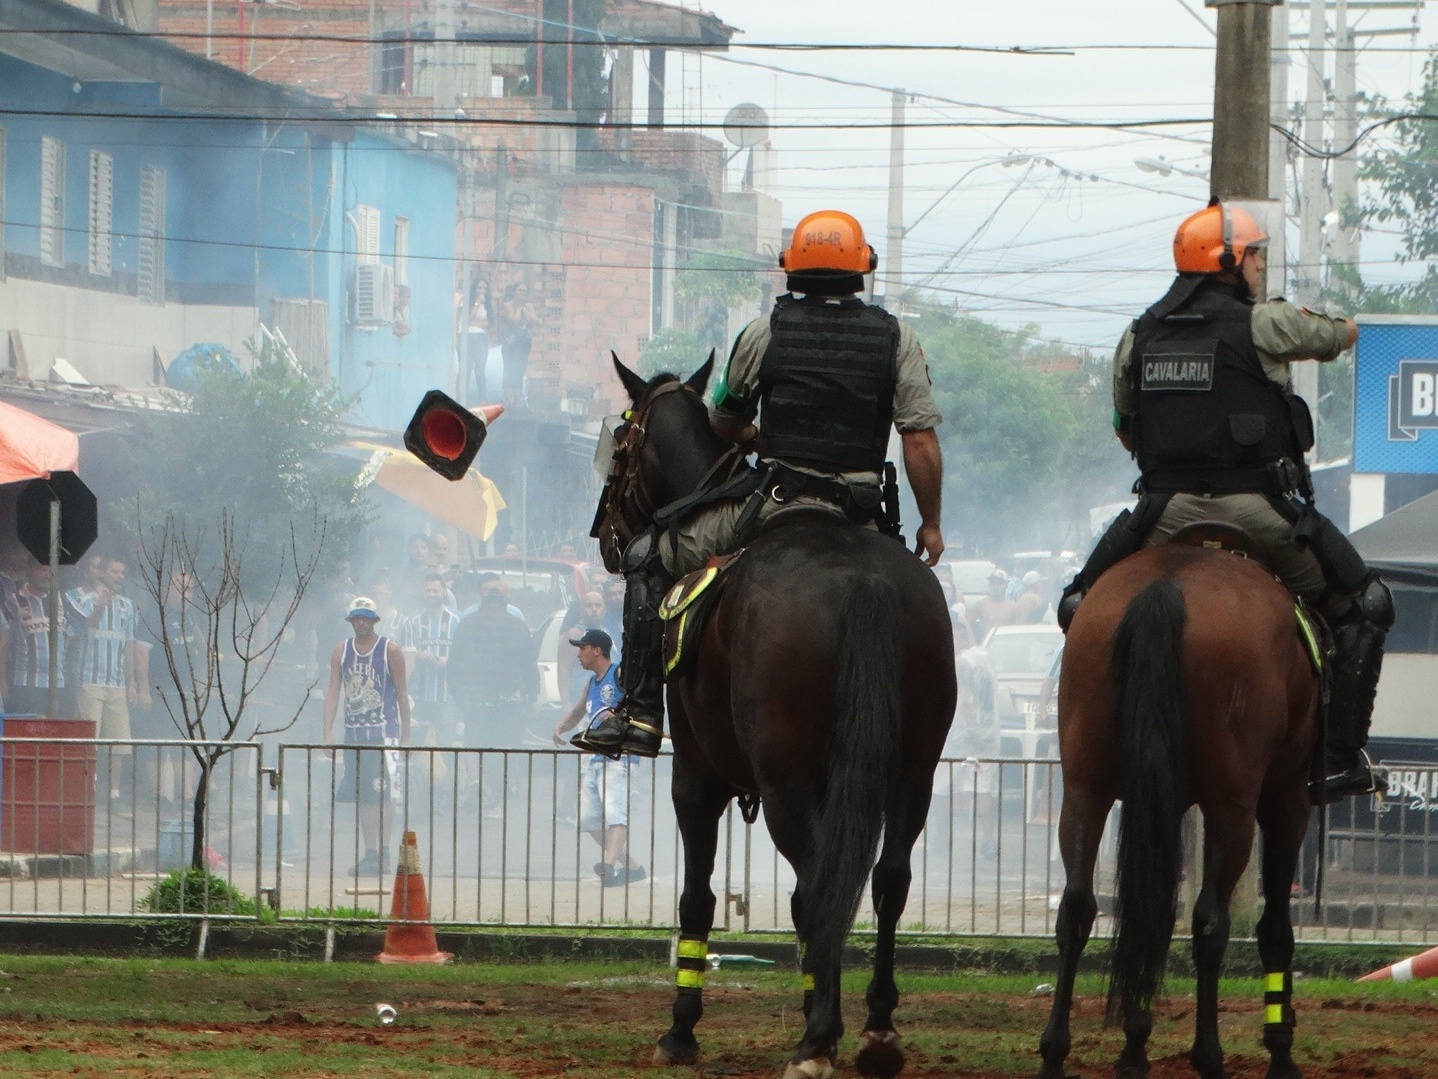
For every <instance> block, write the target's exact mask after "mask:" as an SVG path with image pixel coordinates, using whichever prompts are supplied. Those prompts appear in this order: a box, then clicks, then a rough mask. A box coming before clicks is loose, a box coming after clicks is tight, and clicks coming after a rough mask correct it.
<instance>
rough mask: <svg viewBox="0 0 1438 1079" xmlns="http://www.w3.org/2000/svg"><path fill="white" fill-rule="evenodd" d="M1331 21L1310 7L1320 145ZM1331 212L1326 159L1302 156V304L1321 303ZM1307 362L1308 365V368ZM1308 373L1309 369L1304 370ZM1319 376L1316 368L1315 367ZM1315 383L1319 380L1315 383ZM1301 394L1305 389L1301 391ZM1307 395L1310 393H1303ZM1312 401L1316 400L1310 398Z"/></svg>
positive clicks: (1306, 112) (1314, 122)
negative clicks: (1325, 180)
mask: <svg viewBox="0 0 1438 1079" xmlns="http://www.w3.org/2000/svg"><path fill="white" fill-rule="evenodd" d="M1327 30H1328V22H1327V16H1326V13H1325V11H1324V5H1323V4H1322V3H1316V4H1310V5H1309V8H1308V50H1307V56H1306V59H1305V61H1304V63H1305V65H1306V67H1307V71H1308V88H1307V90H1306V91H1305V93H1304V101H1303V141H1304V142H1306V143H1307V144H1308V145H1309V146H1312V147H1316V148H1321V147H1322V146H1323V143H1324V137H1323V135H1324V130H1323V129H1324V124H1323V109H1324V106H1325V105H1326V104H1327V97H1328V94H1327V86H1326V83H1325V81H1324V77H1323V76H1324V67H1325V63H1324V50H1325V47H1326V46H1325V42H1324V38H1325V37H1326V36H1327ZM1327 212H1328V199H1327V197H1326V194H1325V192H1324V190H1323V158H1321V157H1318V156H1317V155H1315V154H1308V155H1307V156H1305V157H1304V159H1303V165H1302V172H1301V174H1300V187H1299V198H1298V274H1297V280H1296V282H1295V284H1296V287H1295V289H1294V292H1295V298H1296V299H1297V300H1298V302H1299V303H1301V304H1305V305H1307V306H1309V307H1317V306H1318V296H1319V293H1320V292H1321V291H1322V287H1323V278H1322V265H1321V264H1322V259H1323V217H1324V215H1325V214H1326V213H1327ZM1307 366H1308V365H1305V367H1307ZM1305 373H1308V371H1306V370H1305ZM1312 373H1313V375H1314V378H1315V379H1316V378H1317V372H1316V369H1315V370H1313V372H1312ZM1315 385H1316V383H1315ZM1299 392H1300V393H1302V391H1301V390H1300V391H1299ZM1303 396H1304V397H1307V396H1308V395H1307V394H1304V395H1303ZM1309 404H1310V405H1312V404H1313V401H1312V400H1311V399H1310V400H1309Z"/></svg>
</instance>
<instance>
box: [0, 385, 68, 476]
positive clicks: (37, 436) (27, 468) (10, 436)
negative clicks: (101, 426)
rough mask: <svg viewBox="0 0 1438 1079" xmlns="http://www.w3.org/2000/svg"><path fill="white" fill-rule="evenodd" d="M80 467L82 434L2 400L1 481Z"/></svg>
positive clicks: (0, 417) (0, 414)
mask: <svg viewBox="0 0 1438 1079" xmlns="http://www.w3.org/2000/svg"><path fill="white" fill-rule="evenodd" d="M79 469H80V436H79V435H77V434H75V433H74V432H73V431H67V430H65V428H63V427H60V426H58V425H57V424H53V423H51V422H50V421H49V420H42V419H41V418H40V417H39V416H36V415H35V414H34V413H32V412H26V411H25V410H24V409H23V408H16V407H15V406H14V405H9V404H6V403H5V402H4V401H0V483H18V482H20V481H21V480H33V479H42V478H45V477H48V476H49V475H50V473H51V472H62V471H68V472H78V471H79Z"/></svg>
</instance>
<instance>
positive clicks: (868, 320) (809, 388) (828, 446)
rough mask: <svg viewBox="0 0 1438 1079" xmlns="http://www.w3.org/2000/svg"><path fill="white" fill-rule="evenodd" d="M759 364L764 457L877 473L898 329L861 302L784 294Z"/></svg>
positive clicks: (889, 419)
mask: <svg viewBox="0 0 1438 1079" xmlns="http://www.w3.org/2000/svg"><path fill="white" fill-rule="evenodd" d="M769 331H770V334H771V339H770V342H769V348H768V349H767V350H766V351H765V353H764V358H763V359H762V360H761V361H760V363H759V395H760V396H759V401H760V407H761V408H762V418H761V422H760V426H759V455H760V456H761V457H768V458H773V459H775V460H779V461H785V462H788V463H791V464H801V465H807V466H809V467H811V468H817V469H821V470H823V471H826V472H878V471H881V470H882V469H883V467H884V458H885V456H886V454H887V452H888V446H889V428H890V425H891V424H892V423H893V420H894V385H895V382H896V380H897V370H898V358H899V323H898V320H897V319H895V318H894V316H893V315H891V314H889V313H888V312H887V311H885V310H883V309H882V308H879V307H873V306H871V305H869V304H866V303H864V302H862V301H861V300H857V299H853V298H848V299H844V300H840V301H838V302H837V303H836V302H834V301H833V300H825V299H823V298H820V297H813V298H808V299H803V300H796V299H794V298H793V297H792V296H781V297H779V299H778V301H777V302H776V303H775V305H774V311H773V313H772V314H771V315H770V316H769Z"/></svg>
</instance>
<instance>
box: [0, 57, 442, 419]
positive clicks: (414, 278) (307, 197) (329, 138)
mask: <svg viewBox="0 0 1438 1079" xmlns="http://www.w3.org/2000/svg"><path fill="white" fill-rule="evenodd" d="M159 98H160V93H159V88H158V87H157V86H156V85H154V84H153V83H143V82H140V83H86V84H83V85H82V86H81V89H80V92H78V93H77V92H75V90H74V84H73V82H72V80H71V79H70V78H69V77H68V76H64V75H60V74H58V73H56V72H52V71H48V70H46V69H44V68H40V67H37V66H34V65H31V64H27V63H25V62H23V61H19V60H15V59H13V58H11V57H8V56H6V55H3V54H0V105H3V106H4V107H6V108H12V109H33V110H36V111H48V112H54V111H69V110H75V111H76V112H77V113H78V112H84V111H92V110H95V109H97V108H98V109H104V108H112V109H122V110H123V109H135V110H140V109H144V108H148V107H154V106H155V105H156V104H157V102H158V101H159ZM169 104H170V106H171V107H172V108H176V109H177V110H179V109H182V106H177V105H175V104H174V103H173V102H171V103H169ZM241 104H242V103H238V102H237V105H241ZM0 126H3V127H4V128H5V132H6V147H7V154H6V170H5V171H6V175H5V196H6V199H5V217H6V220H7V221H8V222H10V223H9V224H7V226H6V228H5V230H4V237H5V249H6V251H8V252H9V253H10V254H12V255H18V256H22V257H27V261H28V262H29V263H30V264H31V265H32V266H34V265H36V264H37V263H38V258H39V253H40V241H39V227H38V226H39V219H40V139H41V136H43V135H48V136H51V137H53V138H58V139H59V140H61V141H62V142H64V143H65V145H66V162H65V178H66V180H65V188H66V190H65V227H66V230H67V231H66V238H65V262H66V270H65V271H64V272H63V273H60V272H57V271H52V270H48V269H45V268H39V269H37V270H36V271H35V272H36V273H38V274H39V275H40V276H42V277H49V278H50V279H53V280H59V281H61V282H62V283H64V284H67V285H73V286H75V287H81V288H96V289H112V290H118V291H126V290H127V288H128V289H131V290H132V289H133V275H134V274H135V272H136V269H137V267H136V262H137V257H138V243H137V240H136V233H137V232H138V227H139V221H138V217H139V185H140V173H141V169H142V168H143V167H145V166H147V165H149V166H155V167H158V168H162V169H164V170H165V173H166V224H165V235H166V246H165V276H166V282H167V285H166V292H167V298H168V301H169V302H179V303H216V304H228V305H239V306H256V307H258V309H259V311H260V315H261V317H262V318H265V319H268V318H269V317H270V302H271V300H273V299H276V298H290V299H315V300H324V301H325V302H327V303H328V305H329V330H330V357H331V360H330V368H331V372H332V374H333V375H334V376H335V377H336V378H337V379H338V380H339V383H340V385H341V387H342V388H343V389H344V390H345V391H346V392H350V393H358V394H359V395H360V402H359V405H358V407H357V409H356V412H355V415H354V419H355V420H356V422H358V423H362V424H365V425H368V426H375V427H386V428H399V427H402V426H403V425H404V424H405V423H406V422H407V421H408V418H409V415H410V413H411V412H412V411H413V408H414V406H415V404H416V403H418V401H419V398H420V396H421V395H422V394H423V392H424V391H425V390H426V389H428V388H430V387H432V386H441V387H448V385H449V372H450V366H451V356H452V350H453V338H454V329H453V322H454V314H453V304H454V280H455V278H454V256H455V230H456V204H457V197H458V191H457V186H456V178H455V168H454V165H453V163H452V162H450V161H449V160H448V159H446V158H444V157H441V156H440V155H438V154H434V153H426V152H422V151H418V150H415V149H413V148H412V147H409V146H408V145H406V144H404V143H401V142H398V141H396V140H393V139H390V138H387V137H385V136H383V135H378V134H374V133H370V132H366V131H363V130H355V131H353V133H351V132H350V131H349V130H348V129H347V128H342V127H340V126H339V125H329V126H327V127H325V128H323V129H320V128H318V127H314V126H311V127H305V126H301V125H298V124H263V123H259V122H255V121H246V120H226V119H221V118H216V119H213V120H211V119H202V120H194V119H167V118H164V117H163V116H161V117H156V118H138V119H127V118H114V119H108V118H105V119H97V118H92V117H87V116H82V115H75V116H36V117H33V118H30V117H23V116H11V115H7V116H0ZM337 133H338V134H337ZM92 149H95V150H102V151H104V152H106V153H108V154H110V155H111V156H112V157H113V159H114V175H113V190H114V203H113V213H112V230H113V234H114V235H113V240H112V247H111V250H112V254H111V261H112V274H111V277H110V279H108V280H106V279H103V278H96V277H91V276H90V275H89V274H88V273H87V272H86V267H87V263H88V229H89V176H90V151H91V150H92ZM361 204H364V205H369V206H374V207H376V208H378V210H379V211H380V258H381V261H383V262H388V263H391V264H392V263H393V260H394V222H395V218H396V217H404V218H408V220H409V222H410V233H409V235H410V240H409V287H410V289H411V298H410V301H409V319H408V322H409V326H410V333H409V334H408V335H407V336H404V337H402V338H401V337H396V336H395V335H394V333H393V332H392V329H391V328H390V327H387V326H386V327H379V328H377V329H374V330H361V329H358V328H356V327H354V326H353V325H351V324H350V303H351V299H350V292H351V289H352V287H353V281H354V267H355V264H356V257H355V252H356V250H357V247H358V244H357V237H356V235H355V231H354V228H353V227H352V225H351V223H350V222H351V220H352V219H353V218H354V216H355V210H356V207H357V206H359V205H361ZM167 359H168V357H167Z"/></svg>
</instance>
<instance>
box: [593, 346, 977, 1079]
mask: <svg viewBox="0 0 1438 1079" xmlns="http://www.w3.org/2000/svg"><path fill="white" fill-rule="evenodd" d="M711 365H712V357H711V363H708V364H705V365H704V366H703V367H702V368H701V369H700V370H699V371H698V372H697V373H696V374H695V375H694V376H693V377H691V378H690V379H689V380H688V381H687V382H684V383H679V381H678V379H676V378H674V377H673V376H672V375H661V376H659V377H658V378H656V379H654V380H653V381H650V382H646V381H645V380H644V379H642V378H640V377H639V376H638V375H636V374H634V373H633V372H631V371H630V370H629V369H628V368H626V367H625V366H624V365H623V364H621V363H620V362H619V361H618V359H616V360H615V367H616V369H617V370H618V372H619V377H620V379H621V380H622V381H623V383H624V388H625V390H626V391H627V392H628V393H629V396H630V397H631V399H632V400H633V402H634V408H633V409H632V410H631V412H630V413H629V417H630V418H629V422H628V424H627V426H626V427H625V428H624V429H623V430H622V431H621V432H620V437H619V439H618V448H617V451H616V452H617V456H616V458H615V466H616V467H615V470H614V473H613V475H614V476H615V477H616V479H615V482H614V483H612V484H611V485H610V487H609V490H608V492H607V494H606V499H605V503H604V505H602V506H601V522H602V523H601V528H600V530H599V531H600V533H601V535H603V536H606V537H608V538H607V539H606V540H605V543H606V544H607V546H608V547H609V548H610V549H609V550H606V561H610V560H612V559H613V558H614V556H615V552H614V550H613V548H614V547H615V546H616V543H617V542H618V541H621V540H622V538H623V533H625V532H631V531H633V530H634V529H636V528H640V527H642V526H643V525H644V524H645V523H646V522H645V518H647V517H648V516H649V515H650V514H652V513H653V511H654V510H655V509H657V508H658V507H662V506H664V505H665V504H667V503H670V502H672V501H674V500H676V499H679V498H681V497H683V496H685V495H687V494H689V493H690V492H691V491H692V490H693V489H694V488H695V486H696V485H697V484H699V483H701V481H702V480H704V478H705V477H707V476H709V475H710V474H711V473H712V472H713V471H714V466H715V464H716V462H718V461H720V460H721V458H722V457H723V456H724V454H725V453H726V452H728V451H729V449H730V448H729V447H728V446H726V445H725V444H724V443H723V442H721V441H720V440H719V439H718V438H717V437H716V436H715V435H714V434H713V433H712V431H711V430H710V427H709V422H708V415H707V412H706V410H705V406H704V402H703V400H702V394H703V392H704V388H705V385H706V383H707V382H708V378H709V373H710V369H711ZM616 537H617V539H616ZM954 697H955V686H954V662H953V643H952V637H951V634H950V629H949V619H948V611H947V609H946V607H945V603H944V597H943V592H942V590H941V589H940V587H939V583H938V581H937V579H936V578H935V577H934V575H933V574H932V573H931V572H930V571H929V570H928V569H927V568H926V567H925V566H924V564H923V563H922V562H921V561H920V560H919V559H918V558H916V557H915V556H914V555H913V554H911V553H910V552H909V551H907V550H906V549H905V548H904V547H903V546H902V545H901V544H899V543H896V542H895V541H894V540H892V539H889V538H887V537H885V536H882V535H880V534H879V533H878V532H875V531H873V530H869V529H863V528H858V527H855V526H853V525H851V524H848V523H847V522H844V521H843V520H842V519H839V518H836V517H835V515H833V514H830V513H827V512H824V511H822V510H808V511H805V510H792V511H788V512H785V513H783V514H779V515H778V519H777V520H775V521H774V522H772V523H771V526H770V527H768V528H766V529H765V530H764V531H763V532H762V533H761V534H760V535H759V536H758V537H757V538H755V539H754V540H753V542H752V543H750V545H749V546H748V548H747V549H746V550H745V552H744V554H743V556H742V557H741V558H740V559H739V560H738V562H736V563H735V564H734V566H733V567H732V568H731V569H730V570H728V571H727V573H726V575H725V577H724V579H723V581H722V592H721V594H720V595H719V597H718V599H717V601H716V603H715V605H714V609H713V611H712V612H711V614H710V617H709V620H708V622H707V624H706V625H705V626H704V628H703V631H702V637H701V641H700V649H699V653H698V655H697V657H696V660H695V665H694V667H693V669H692V670H691V671H690V672H689V673H688V674H686V675H684V676H682V677H680V678H678V679H677V680H675V681H672V682H671V683H670V685H669V690H668V705H669V715H670V728H671V732H672V738H673V742H674V782H673V799H674V811H675V814H676V816H677V819H678V824H679V830H680V834H681V835H682V837H683V840H684V890H683V893H682V895H681V897H680V900H679V930H680V943H679V967H680V969H679V973H678V977H677V982H678V993H677V995H676V999H675V1001H674V1011H673V1015H674V1022H673V1025H672V1026H671V1027H670V1028H669V1030H668V1032H667V1033H665V1034H664V1036H663V1037H661V1038H660V1039H659V1048H658V1050H657V1052H656V1054H655V1059H656V1061H657V1062H658V1063H661V1064H687V1063H691V1062H693V1061H694V1060H695V1059H696V1058H697V1056H698V1053H699V1043H698V1041H697V1040H696V1039H695V1037H694V1027H695V1024H696V1023H698V1021H699V1018H700V1016H701V1015H702V1013H703V971H704V955H705V952H706V943H705V942H706V941H707V939H708V936H709V930H710V927H711V924H712V922H713V918H714V893H713V892H712V891H711V890H710V887H709V879H710V876H711V875H712V873H713V871H714V856H715V849H716V847H717V844H718V835H719V821H720V818H721V816H722V815H723V813H724V810H725V808H726V807H727V806H728V804H729V802H730V800H731V799H733V798H736V797H740V796H747V797H749V798H757V799H759V800H760V801H761V803H762V805H763V810H764V822H765V824H766V825H767V826H768V828H769V833H770V835H772V836H773V838H774V844H775V846H776V847H777V848H778V850H779V851H780V853H782V854H783V855H784V857H785V858H786V859H787V860H788V861H789V864H790V865H792V866H793V868H794V872H795V875H796V876H797V878H798V885H797V887H796V888H795V890H794V893H793V896H792V898H791V901H790V909H791V912H792V914H793V919H794V925H795V928H796V930H797V933H798V936H799V943H800V953H801V955H802V964H801V965H802V971H803V976H804V986H805V991H804V1015H805V1019H806V1023H805V1028H804V1034H803V1037H802V1038H801V1039H800V1041H799V1045H798V1048H797V1049H796V1050H795V1052H794V1055H793V1058H792V1060H791V1062H790V1064H789V1066H788V1069H787V1070H786V1071H785V1075H786V1076H787V1077H790V1079H813V1077H821V1076H827V1075H828V1074H829V1073H830V1072H831V1071H832V1067H833V1062H834V1059H835V1056H836V1054H837V1051H838V1045H839V1039H840V1037H841V1035H842V1034H843V1030H844V1027H843V1022H842V1020H841V1018H840V1015H839V960H840V953H841V951H842V948H843V944H844V941H845V938H846V937H847V936H848V933H849V929H850V927H851V925H852V923H853V920H854V914H855V911H856V910H857V908H858V905H859V900H860V897H861V896H862V894H863V888H864V883H865V881H866V880H867V879H868V877H869V873H870V869H871V868H872V870H873V897H874V908H875V911H876V912H877V920H878V939H877V942H876V948H875V958H874V975H873V979H872V981H871V982H870V983H869V989H868V994H867V1001H868V1005H869V1014H868V1019H867V1020H866V1021H865V1024H864V1031H863V1034H862V1036H861V1038H860V1049H859V1052H858V1055H857V1057H856V1066H857V1070H858V1072H859V1074H861V1075H869V1076H891V1075H895V1074H897V1072H898V1071H899V1069H900V1068H901V1067H902V1065H903V1054H902V1052H901V1051H900V1049H899V1039H898V1035H897V1034H896V1033H895V1032H894V1026H893V1012H894V1008H895V1006H896V1005H897V1003H898V999H899V994H898V988H897V987H896V985H895V984H894V973H893V955H894V932H895V929H896V927H897V924H898V920H899V915H900V914H901V913H902V911H903V909H904V903H905V900H906V899H907V897H908V890H909V881H910V871H909V853H910V850H911V849H912V847H913V845H914V841H915V839H917V837H918V835H919V832H920V831H921V830H922V829H923V826H924V819H925V816H926V815H927V813H928V809H929V799H930V794H931V790H932V785H933V775H934V767H935V764H936V762H937V761H938V759H939V755H940V753H941V751H942V749H943V744H944V737H945V735H946V734H947V732H948V729H949V723H950V721H951V720H952V718H953V712H954ZM881 835H882V837H883V849H882V850H880V849H879V846H880V842H879V841H880V836H881ZM876 853H877V854H878V863H877V865H876V864H875V861H874V859H875V854H876Z"/></svg>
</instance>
